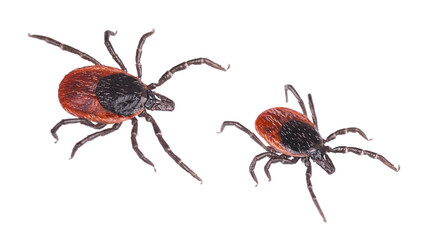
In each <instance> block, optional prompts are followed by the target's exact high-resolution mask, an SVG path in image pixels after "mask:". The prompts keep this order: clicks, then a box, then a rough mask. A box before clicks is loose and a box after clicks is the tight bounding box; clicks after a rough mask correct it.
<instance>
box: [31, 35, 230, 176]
mask: <svg viewBox="0 0 438 240" xmlns="http://www.w3.org/2000/svg"><path fill="white" fill-rule="evenodd" d="M153 33H154V30H152V31H151V32H148V33H146V34H144V35H143V36H142V37H141V38H140V42H139V44H138V47H137V52H136V56H135V65H136V68H137V77H135V76H133V75H131V74H129V73H127V69H126V67H125V65H124V64H123V62H122V60H121V59H120V58H119V56H118V55H117V54H116V52H115V51H114V49H113V47H112V45H111V42H110V41H109V38H110V36H113V35H115V33H114V32H111V31H105V34H104V43H105V46H106V47H107V49H108V51H109V53H110V54H111V56H112V57H113V59H114V60H115V61H116V62H117V64H118V65H119V66H120V68H121V69H118V68H113V67H109V66H104V65H102V64H100V63H99V62H98V61H97V60H96V59H94V58H93V57H91V56H90V55H88V54H86V53H84V52H81V51H79V50H77V49H75V48H73V47H70V46H68V45H66V44H63V43H60V42H58V41H56V40H54V39H52V38H49V37H46V36H41V35H32V34H29V37H32V38H36V39H40V40H44V41H46V42H47V43H49V44H52V45H55V46H57V47H59V48H61V49H62V50H65V51H68V52H71V53H73V54H76V55H79V56H80V57H81V58H83V59H85V60H87V61H90V62H92V63H93V64H94V66H87V67H82V68H78V69H76V70H73V71H71V72H70V73H68V74H67V75H66V76H65V77H64V79H63V80H62V81H61V83H60V85H59V90H58V97H59V101H60V103H61V105H62V107H63V108H64V109H65V110H66V111H67V112H69V113H70V114H72V115H74V116H76V117H77V118H71V119H63V120H61V121H60V122H59V123H58V124H56V125H55V126H54V127H53V128H52V130H51V133H52V135H53V137H54V138H55V139H56V140H58V135H57V134H56V132H57V131H58V129H59V128H60V127H61V126H63V125H66V124H72V123H80V124H83V125H86V126H88V127H91V128H94V129H102V128H103V127H105V126H106V124H113V125H112V126H111V127H110V128H107V129H104V130H101V131H98V132H96V133H93V134H91V135H89V136H87V137H85V138H84V139H82V140H81V141H79V142H78V143H76V145H75V146H74V148H73V151H72V153H71V158H73V156H74V155H75V153H76V151H77V150H78V149H79V148H80V147H81V146H82V145H84V144H85V143H86V142H88V141H90V140H93V139H95V138H97V137H99V136H104V135H107V134H109V133H111V132H114V131H116V130H117V129H119V127H120V125H121V124H122V123H123V122H124V121H126V120H129V119H130V120H131V122H132V125H133V127H132V131H131V142H132V148H133V149H134V151H135V152H136V153H137V155H138V157H139V158H140V159H142V160H143V161H144V162H146V163H147V164H149V165H151V166H152V167H154V164H153V163H152V162H151V161H150V160H149V159H148V158H146V157H145V156H144V155H143V153H142V152H141V151H140V149H139V148H138V145H137V139H136V136H137V130H138V123H137V118H136V116H138V117H143V118H145V119H146V121H147V122H150V123H151V124H152V126H153V129H154V132H155V135H156V136H157V138H158V141H159V142H160V144H161V146H162V147H163V149H164V150H165V151H166V152H167V154H169V156H170V157H171V158H172V159H173V160H174V161H175V162H176V163H177V164H179V166H180V167H181V168H183V169H184V170H186V171H187V172H188V173H190V174H191V175H192V176H193V177H194V178H196V179H197V180H199V181H200V182H202V180H201V178H200V177H198V175H197V174H196V173H195V172H193V171H192V170H191V169H190V168H189V167H187V166H186V165H185V164H184V163H183V162H182V161H181V159H180V158H179V157H178V156H177V155H176V154H174V153H173V151H172V150H171V149H170V147H169V145H168V144H167V143H166V141H165V140H164V138H163V136H162V134H161V130H160V128H159V127H158V125H157V123H156V122H155V120H154V119H153V118H152V116H151V115H150V114H149V113H148V112H147V111H146V110H150V111H153V110H158V111H173V109H174V106H175V104H174V102H173V101H172V100H171V99H169V98H167V97H165V96H163V95H161V94H159V93H156V92H155V91H153V90H154V89H155V88H156V87H159V86H161V85H162V84H163V83H165V82H166V81H167V80H169V79H170V78H171V77H172V75H173V74H174V73H175V72H178V71H181V70H184V69H186V68H187V67H189V66H190V65H199V64H207V65H208V66H210V67H213V68H216V69H219V70H222V71H226V70H227V69H225V68H223V67H222V66H220V65H219V64H217V63H215V62H213V61H211V60H209V59H207V58H196V59H192V60H189V61H186V62H183V63H181V64H178V65H176V66H175V67H173V68H171V69H170V70H169V71H167V72H166V73H164V74H163V76H162V77H161V78H160V79H159V80H158V83H151V84H149V85H146V84H144V83H143V82H142V81H141V76H142V66H141V63H140V59H141V54H142V48H143V44H144V42H145V41H146V38H148V37H149V36H151V35H152V34H153ZM228 67H229V66H228ZM154 169H155V167H154Z"/></svg>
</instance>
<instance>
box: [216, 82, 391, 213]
mask: <svg viewBox="0 0 438 240" xmlns="http://www.w3.org/2000/svg"><path fill="white" fill-rule="evenodd" d="M284 90H285V94H286V102H287V101H288V97H287V92H288V90H289V91H290V92H292V93H293V94H294V96H295V97H296V98H297V100H298V103H299V105H300V107H301V109H302V111H303V113H302V114H301V113H299V112H297V111H295V110H292V109H288V108H284V107H275V108H271V109H268V110H266V111H264V112H262V113H261V114H260V115H259V116H258V117H257V119H256V121H255V128H256V130H257V132H258V133H259V134H260V136H262V138H263V139H265V140H266V142H268V144H269V146H266V145H265V144H264V143H263V142H262V141H261V140H260V139H259V138H258V137H257V136H256V135H255V134H254V133H253V132H251V131H250V130H249V129H247V128H246V127H244V126H243V125H242V124H240V123H239V122H234V121H225V122H224V123H223V124H222V127H221V129H220V131H219V133H221V132H222V131H223V130H224V128H225V127H226V126H235V127H237V128H238V129H240V130H241V131H243V132H245V133H246V134H248V135H249V137H250V138H251V139H252V140H254V141H255V142H256V143H257V144H259V145H260V146H261V147H262V148H263V149H265V152H263V153H261V154H258V155H256V156H255V157H254V159H253V160H252V162H251V164H250V166H249V172H250V174H251V176H252V178H253V179H254V181H255V182H256V184H258V181H257V177H256V175H255V173H254V168H255V166H256V163H257V161H259V160H261V159H263V158H269V160H268V162H267V163H266V165H265V167H264V170H265V173H266V176H267V177H268V179H269V181H270V180H271V174H270V172H269V168H270V167H271V164H273V163H283V164H295V163H297V162H298V161H299V160H301V161H302V162H303V163H304V165H305V166H306V167H307V171H306V182H307V188H308V189H309V192H310V196H311V197H312V200H313V203H314V204H315V206H316V208H317V209H318V211H319V214H320V215H321V217H322V219H323V220H324V222H327V220H326V218H325V216H324V213H323V211H322V209H321V207H320V205H319V203H318V200H317V199H316V195H315V193H314V192H313V187H312V182H311V181H310V178H311V176H312V165H311V162H310V159H311V160H312V161H313V162H315V163H316V164H318V165H319V166H320V167H321V168H322V169H324V170H325V171H326V172H327V173H328V174H332V173H334V172H335V166H334V165H333V162H332V160H331V159H330V157H329V156H328V154H327V153H347V152H351V153H355V154H357V155H367V156H368V157H371V158H374V159H378V160H380V161H381V162H382V163H383V164H385V165H386V166H387V167H389V168H391V169H392V170H394V171H396V172H398V171H399V170H400V166H398V167H397V168H396V167H395V166H394V165H393V164H392V163H390V162H389V161H388V160H387V159H386V158H385V157H383V156H382V155H380V154H378V153H375V152H371V151H368V150H363V149H360V148H356V147H346V146H339V147H335V148H331V147H329V146H326V143H328V142H329V141H331V140H333V139H335V138H336V136H338V135H343V134H346V133H357V134H359V135H361V136H362V137H363V138H365V139H366V140H370V139H368V137H367V136H366V135H365V133H364V132H363V131H362V130H360V129H359V128H356V127H350V128H343V129H340V130H337V131H335V132H334V133H332V134H330V135H329V136H328V137H327V138H326V139H324V138H322V137H321V135H320V133H319V132H318V121H317V119H316V113H315V107H314V105H313V100H312V95H311V94H309V95H308V98H309V107H310V111H311V113H312V121H313V122H312V121H310V120H309V119H308V118H307V112H306V107H305V106H304V102H303V100H302V99H301V97H300V95H299V94H298V92H297V91H296V90H295V89H294V88H293V87H292V85H285V86H284ZM256 186H257V185H256Z"/></svg>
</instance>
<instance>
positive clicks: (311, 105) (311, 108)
mask: <svg viewBox="0 0 438 240" xmlns="http://www.w3.org/2000/svg"><path fill="white" fill-rule="evenodd" d="M307 97H308V98H309V106H310V112H312V120H313V123H314V124H315V126H316V129H317V130H318V119H316V113H315V105H313V100H312V94H310V93H309V94H308V95H307Z"/></svg>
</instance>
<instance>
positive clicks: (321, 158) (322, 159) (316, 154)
mask: <svg viewBox="0 0 438 240" xmlns="http://www.w3.org/2000/svg"><path fill="white" fill-rule="evenodd" d="M310 158H311V159H312V160H313V161H314V162H315V163H316V164H318V165H319V166H320V167H321V168H322V169H324V171H326V172H327V173H328V174H332V173H334V172H335V170H336V169H335V165H333V162H332V160H331V159H330V157H329V156H328V155H327V154H326V152H325V150H324V148H323V147H321V148H317V149H314V150H312V151H310Z"/></svg>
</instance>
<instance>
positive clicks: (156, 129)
mask: <svg viewBox="0 0 438 240" xmlns="http://www.w3.org/2000/svg"><path fill="white" fill-rule="evenodd" d="M139 116H140V117H144V118H145V119H146V121H148V122H150V123H151V124H152V127H153V128H154V132H155V136H157V138H158V141H159V142H160V144H161V146H162V147H163V149H164V151H166V153H167V154H169V156H170V157H171V158H172V159H173V160H174V161H175V162H176V163H177V164H178V165H179V166H180V167H181V168H182V169H184V170H186V171H187V172H188V173H190V175H192V176H193V177H194V178H196V179H197V180H198V181H200V182H201V183H202V179H201V178H200V177H198V175H197V174H196V173H195V172H193V171H192V170H191V169H190V168H189V167H188V166H187V165H185V164H184V163H183V161H182V160H181V159H180V158H179V157H178V156H177V155H176V154H175V153H173V151H172V150H171V149H170V147H169V145H168V144H167V142H166V141H165V140H164V138H163V136H162V133H161V130H160V128H159V127H158V125H157V123H156V122H155V119H154V118H152V116H151V115H150V114H148V113H147V112H146V111H143V112H142V113H141V114H140V115H139Z"/></svg>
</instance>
